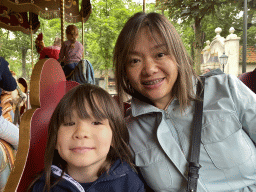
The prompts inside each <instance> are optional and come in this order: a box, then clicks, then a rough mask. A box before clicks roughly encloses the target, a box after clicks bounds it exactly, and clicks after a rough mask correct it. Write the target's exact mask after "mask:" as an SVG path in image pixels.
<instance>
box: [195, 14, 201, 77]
mask: <svg viewBox="0 0 256 192" xmlns="http://www.w3.org/2000/svg"><path fill="white" fill-rule="evenodd" d="M202 49H203V42H202V31H201V19H200V18H198V17H196V18H195V59H194V67H195V71H196V74H198V75H200V74H201V51H202Z"/></svg>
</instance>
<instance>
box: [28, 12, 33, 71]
mask: <svg viewBox="0 0 256 192" xmlns="http://www.w3.org/2000/svg"><path fill="white" fill-rule="evenodd" d="M32 17H33V16H32V13H31V12H29V30H30V40H31V65H32V70H33V68H34V62H33V30H32V29H33V26H32V20H33V18H32Z"/></svg>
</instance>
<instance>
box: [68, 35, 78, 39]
mask: <svg viewBox="0 0 256 192" xmlns="http://www.w3.org/2000/svg"><path fill="white" fill-rule="evenodd" d="M76 38H77V37H76V36H75V37H73V35H71V34H67V39H68V40H75V39H76Z"/></svg>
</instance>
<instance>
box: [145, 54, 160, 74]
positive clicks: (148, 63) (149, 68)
mask: <svg viewBox="0 0 256 192" xmlns="http://www.w3.org/2000/svg"><path fill="white" fill-rule="evenodd" d="M157 71H158V68H157V65H156V63H155V62H154V60H153V59H151V58H148V59H145V60H144V64H143V71H142V74H143V75H145V76H151V75H153V74H154V73H156V72H157Z"/></svg>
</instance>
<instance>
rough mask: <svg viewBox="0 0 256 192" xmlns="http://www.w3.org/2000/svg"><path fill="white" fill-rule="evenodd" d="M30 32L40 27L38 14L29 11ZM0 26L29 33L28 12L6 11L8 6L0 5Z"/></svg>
mask: <svg viewBox="0 0 256 192" xmlns="http://www.w3.org/2000/svg"><path fill="white" fill-rule="evenodd" d="M30 17H31V19H32V20H31V22H32V23H31V24H32V26H31V27H32V33H35V32H36V31H37V30H38V28H39V27H40V22H39V20H38V15H36V14H34V13H30ZM0 27H1V28H4V29H7V30H10V31H22V32H23V33H25V34H30V21H29V13H27V12H10V11H9V12H8V8H7V7H5V6H2V5H0Z"/></svg>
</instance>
